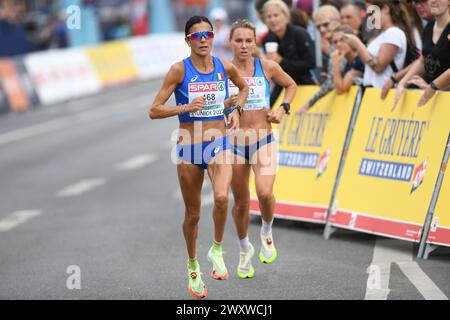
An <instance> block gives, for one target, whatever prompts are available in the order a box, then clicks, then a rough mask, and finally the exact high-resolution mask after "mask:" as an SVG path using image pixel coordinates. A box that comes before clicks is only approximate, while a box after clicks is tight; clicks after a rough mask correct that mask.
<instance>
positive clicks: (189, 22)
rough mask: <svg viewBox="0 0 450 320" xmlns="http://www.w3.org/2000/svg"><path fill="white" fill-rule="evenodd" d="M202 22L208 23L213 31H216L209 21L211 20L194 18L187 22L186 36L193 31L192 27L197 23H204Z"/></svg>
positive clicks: (200, 17)
mask: <svg viewBox="0 0 450 320" xmlns="http://www.w3.org/2000/svg"><path fill="white" fill-rule="evenodd" d="M202 22H206V23H207V24H209V25H210V26H211V30H214V28H213V25H212V23H211V21H209V19H208V18H207V17H204V16H193V17H191V18H190V19H189V20H188V21H187V22H186V25H185V27H184V35H185V36H187V35H188V34H189V30H190V29H191V27H192V26H193V25H195V24H197V23H202Z"/></svg>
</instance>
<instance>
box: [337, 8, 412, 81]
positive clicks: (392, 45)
mask: <svg viewBox="0 0 450 320" xmlns="http://www.w3.org/2000/svg"><path fill="white" fill-rule="evenodd" d="M368 5H375V6H378V7H379V8H380V24H381V25H380V27H381V30H380V33H379V34H378V35H377V36H376V37H375V38H374V39H373V40H372V42H370V44H369V45H368V47H367V48H366V46H365V45H364V43H363V42H362V41H361V40H360V39H359V38H358V37H356V36H354V35H349V34H345V35H344V39H345V40H346V41H347V42H348V43H349V44H350V46H352V47H353V48H355V49H356V50H357V51H358V54H359V56H360V58H361V61H363V62H364V64H366V68H365V69H364V85H365V86H372V87H376V88H381V87H382V86H383V85H384V83H385V82H386V81H387V80H388V79H389V78H390V77H391V76H392V75H393V74H394V71H395V70H394V69H397V71H398V70H401V69H402V68H403V67H404V66H405V59H406V57H407V51H408V44H410V46H411V47H412V48H415V42H414V38H413V36H412V32H411V27H410V23H409V19H408V15H407V11H406V9H405V7H404V4H403V3H402V2H401V1H399V0H370V1H368Z"/></svg>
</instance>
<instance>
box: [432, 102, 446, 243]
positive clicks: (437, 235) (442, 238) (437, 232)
mask: <svg viewBox="0 0 450 320" xmlns="http://www.w3.org/2000/svg"><path fill="white" fill-rule="evenodd" d="M447 103H448V104H447V106H450V101H448V102H447ZM427 243H430V244H437V245H441V246H450V170H448V168H447V171H446V172H445V174H444V180H443V181H442V186H441V190H440V192H439V198H438V200H437V203H436V208H435V210H434V215H433V220H432V222H431V227H430V231H429V233H428V239H427Z"/></svg>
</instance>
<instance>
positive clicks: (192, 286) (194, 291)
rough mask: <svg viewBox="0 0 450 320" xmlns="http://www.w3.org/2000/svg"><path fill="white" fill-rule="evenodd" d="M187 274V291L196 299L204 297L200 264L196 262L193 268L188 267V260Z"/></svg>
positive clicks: (204, 287)
mask: <svg viewBox="0 0 450 320" xmlns="http://www.w3.org/2000/svg"><path fill="white" fill-rule="evenodd" d="M188 276H189V286H188V291H189V293H190V294H191V295H192V296H193V297H194V298H196V299H202V298H204V297H206V286H205V284H204V283H203V281H202V276H201V272H200V265H199V264H198V262H196V266H195V268H194V269H191V268H189V261H188Z"/></svg>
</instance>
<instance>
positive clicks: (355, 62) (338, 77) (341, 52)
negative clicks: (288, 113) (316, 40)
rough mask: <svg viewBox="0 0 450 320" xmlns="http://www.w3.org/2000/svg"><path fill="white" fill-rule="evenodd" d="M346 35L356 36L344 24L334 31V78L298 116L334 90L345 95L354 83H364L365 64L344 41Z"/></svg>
mask: <svg viewBox="0 0 450 320" xmlns="http://www.w3.org/2000/svg"><path fill="white" fill-rule="evenodd" d="M344 34H353V35H354V34H355V32H354V30H353V28H352V27H351V26H349V25H347V24H343V25H341V26H339V27H337V28H336V29H335V30H334V32H333V35H332V44H333V46H335V48H336V50H334V51H333V54H332V55H331V61H332V64H331V69H332V70H331V75H332V76H331V77H329V80H328V79H327V81H326V82H324V83H323V84H322V85H321V86H320V90H319V92H317V93H316V94H315V95H314V96H313V97H312V98H311V99H310V100H309V101H308V102H306V103H305V105H304V106H302V107H301V108H300V109H299V110H298V111H297V114H302V113H303V112H306V111H307V110H308V109H310V108H311V107H312V106H313V105H314V104H315V103H316V102H317V101H318V100H319V99H320V98H322V97H323V96H325V95H326V94H327V93H328V92H330V91H331V90H333V88H335V89H336V93H337V94H343V93H346V92H347V91H349V90H350V88H351V86H352V85H353V84H354V83H355V84H359V83H361V82H362V79H361V76H362V75H363V74H364V64H363V63H362V62H361V60H360V59H359V57H358V53H357V51H356V50H355V49H353V48H352V47H350V46H349V45H348V44H347V43H346V42H345V41H344V40H343V37H344Z"/></svg>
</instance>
